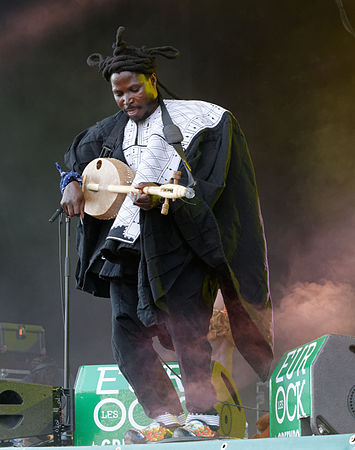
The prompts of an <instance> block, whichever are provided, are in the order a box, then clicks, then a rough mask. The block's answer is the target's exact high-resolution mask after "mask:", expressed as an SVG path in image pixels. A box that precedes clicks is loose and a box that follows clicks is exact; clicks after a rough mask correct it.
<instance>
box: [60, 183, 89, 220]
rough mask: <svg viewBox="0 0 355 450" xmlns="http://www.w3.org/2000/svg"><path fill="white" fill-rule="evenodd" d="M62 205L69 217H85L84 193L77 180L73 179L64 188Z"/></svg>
mask: <svg viewBox="0 0 355 450" xmlns="http://www.w3.org/2000/svg"><path fill="white" fill-rule="evenodd" d="M60 205H61V207H62V208H63V209H64V211H65V212H66V214H67V215H68V216H69V217H72V216H79V215H80V217H81V218H82V219H83V218H84V205H85V199H84V193H83V191H82V190H81V186H80V184H79V183H78V182H77V181H71V182H70V183H69V184H68V185H67V187H66V188H65V189H64V193H63V197H62V201H61V202H60Z"/></svg>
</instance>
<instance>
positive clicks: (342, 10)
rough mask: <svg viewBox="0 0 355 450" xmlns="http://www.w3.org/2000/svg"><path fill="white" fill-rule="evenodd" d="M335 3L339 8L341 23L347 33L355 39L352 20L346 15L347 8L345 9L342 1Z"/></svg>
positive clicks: (337, 0)
mask: <svg viewBox="0 0 355 450" xmlns="http://www.w3.org/2000/svg"><path fill="white" fill-rule="evenodd" d="M335 3H336V4H337V6H338V9H339V14H340V19H341V21H342V23H343V26H344V28H345V29H346V31H347V32H348V33H350V34H352V35H353V36H354V37H355V31H354V28H353V27H352V25H351V23H350V20H349V18H348V16H347V14H346V11H345V8H344V5H343V2H342V0H335Z"/></svg>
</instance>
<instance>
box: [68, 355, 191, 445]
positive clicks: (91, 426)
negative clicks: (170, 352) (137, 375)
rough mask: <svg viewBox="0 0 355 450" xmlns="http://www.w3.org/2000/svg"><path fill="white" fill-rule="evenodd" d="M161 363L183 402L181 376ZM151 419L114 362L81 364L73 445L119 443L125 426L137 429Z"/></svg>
mask: <svg viewBox="0 0 355 450" xmlns="http://www.w3.org/2000/svg"><path fill="white" fill-rule="evenodd" d="M169 366H170V367H171V368H172V369H173V370H174V372H176V373H177V374H178V375H180V370H179V365H178V363H169ZM163 367H164V368H165V370H166V371H167V374H168V376H169V378H170V379H171V380H172V382H173V384H174V386H175V389H176V391H177V393H178V395H179V397H180V401H181V402H182V403H183V402H184V400H185V397H184V388H183V386H182V383H181V380H180V379H179V378H178V377H177V376H176V375H175V374H174V373H173V372H172V371H171V370H170V369H168V368H167V367H165V366H163ZM151 422H152V420H151V419H149V418H148V417H147V416H146V415H145V414H144V412H143V409H142V407H141V405H140V404H139V403H138V400H137V398H136V396H135V394H134V393H133V390H132V388H131V386H130V385H129V383H128V382H127V381H126V379H125V378H124V376H123V375H122V373H121V372H120V370H119V369H118V367H117V366H115V365H102V366H82V367H81V368H80V369H79V373H78V376H77V380H76V383H75V435H74V445H90V446H91V445H120V444H122V443H123V436H124V434H125V432H126V431H127V430H129V429H130V428H138V429H139V428H142V427H144V426H146V425H148V424H149V423H151Z"/></svg>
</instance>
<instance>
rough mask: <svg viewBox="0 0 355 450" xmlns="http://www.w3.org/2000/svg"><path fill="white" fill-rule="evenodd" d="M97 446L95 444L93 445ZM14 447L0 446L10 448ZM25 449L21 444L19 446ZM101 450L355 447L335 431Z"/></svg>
mask: <svg viewBox="0 0 355 450" xmlns="http://www.w3.org/2000/svg"><path fill="white" fill-rule="evenodd" d="M95 447H97V446H95ZM13 448H14V447H3V448H2V450H5V449H9V450H10V449H13ZM23 448H25V447H23ZM36 448H37V449H43V447H31V449H36ZM51 448H52V449H53V450H55V449H61V450H62V449H63V448H67V449H68V450H71V449H75V448H78V447H51ZM92 448H93V447H89V446H81V447H80V449H83V450H92ZM102 448H103V449H105V450H120V449H131V450H133V449H134V450H143V449H145V450H152V449H155V450H183V449H193V450H205V449H206V450H227V449H228V450H237V449H238V450H239V449H240V450H315V449H319V450H355V433H354V434H338V435H333V436H305V437H295V438H280V439H276V438H269V439H216V440H206V441H197V442H191V441H188V442H164V443H155V444H139V445H119V446H115V445H107V446H103V447H102Z"/></svg>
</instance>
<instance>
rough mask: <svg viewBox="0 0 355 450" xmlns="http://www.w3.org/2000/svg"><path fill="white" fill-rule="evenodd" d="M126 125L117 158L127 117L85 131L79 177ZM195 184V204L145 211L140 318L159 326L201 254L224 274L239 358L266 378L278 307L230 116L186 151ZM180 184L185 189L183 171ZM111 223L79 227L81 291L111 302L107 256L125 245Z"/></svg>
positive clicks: (76, 166) (74, 165) (244, 154)
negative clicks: (189, 265)
mask: <svg viewBox="0 0 355 450" xmlns="http://www.w3.org/2000/svg"><path fill="white" fill-rule="evenodd" d="M117 121H119V122H120V124H121V126H122V129H121V131H120V133H119V137H118V139H117V141H116V145H115V150H114V155H113V156H114V157H115V158H117V159H120V160H122V161H123V162H126V161H125V159H124V156H123V152H122V140H123V132H124V126H125V124H126V122H127V118H126V116H125V114H124V113H122V112H118V113H117V114H115V115H113V116H110V117H108V118H106V119H104V120H103V121H101V122H98V123H97V124H96V125H94V126H93V127H91V128H89V129H87V130H85V131H84V132H82V133H80V134H79V135H78V136H77V137H76V138H75V140H74V142H73V144H72V146H71V147H70V149H69V150H68V152H67V153H66V155H65V162H66V165H67V166H68V167H69V168H70V170H74V171H77V172H79V173H81V172H82V171H83V169H84V168H85V166H86V165H87V164H88V163H89V162H90V161H91V160H92V159H94V158H96V157H98V156H99V155H100V152H101V147H102V145H103V143H104V142H105V140H106V139H107V136H108V135H109V134H110V132H111V130H112V128H113V127H114V126H115V125H116V124H117ZM185 154H186V158H187V161H188V163H189V164H190V166H191V168H192V174H193V176H194V179H195V180H196V182H197V184H196V186H195V192H196V196H195V197H194V198H193V199H191V200H186V199H179V200H177V201H175V202H170V211H169V214H168V215H167V216H162V215H161V214H160V211H159V209H155V208H154V209H152V210H150V211H141V214H140V227H141V233H140V252H141V264H140V270H139V285H138V289H139V297H140V300H139V305H138V314H139V317H140V319H141V320H142V322H143V323H144V324H145V325H146V326H150V325H153V324H156V323H158V321H159V314H158V312H159V308H157V306H156V305H159V306H160V307H162V306H163V305H162V301H163V299H164V295H165V294H166V293H167V292H168V291H169V289H170V287H171V286H172V284H173V283H174V281H175V280H176V278H177V276H178V275H179V273H180V271H181V268H182V266H183V262H184V261H186V259H188V258H191V256H192V255H195V256H198V258H200V259H201V260H202V261H204V262H205V263H206V264H207V265H208V266H209V267H211V268H212V269H213V270H214V271H215V273H216V275H217V276H218V281H219V286H220V289H221V291H222V295H223V299H224V302H225V305H226V308H227V312H228V316H229V320H230V324H231V329H232V335H233V338H234V341H235V344H236V346H237V348H238V350H239V351H240V353H241V354H242V355H243V356H244V357H245V359H246V360H247V361H248V362H249V364H250V365H251V366H252V367H253V368H254V370H255V371H256V372H257V373H258V375H259V376H260V377H261V378H262V379H263V380H265V379H266V377H267V375H268V372H269V369H270V366H271V362H272V358H273V329H272V306H271V299H270V292H269V280H268V266H267V257H266V245H265V237H264V230H263V223H262V217H261V213H260V208H259V200H258V193H257V188H256V182H255V175H254V170H253V166H252V163H251V159H250V155H249V151H248V147H247V143H246V140H245V137H244V135H243V133H242V131H241V129H240V127H239V125H238V123H237V121H236V119H235V118H234V117H233V115H232V114H231V113H230V112H228V111H226V112H225V113H224V114H223V116H222V119H221V120H220V121H219V123H218V124H217V125H216V126H215V127H214V128H205V129H203V130H201V131H200V132H199V133H198V134H197V135H196V136H195V137H194V138H193V140H192V141H191V143H190V145H189V146H188V148H187V149H186V150H185ZM180 170H181V171H182V178H181V181H180V184H183V185H186V184H187V177H186V172H185V169H184V168H183V167H182V165H181V167H180ZM111 225H112V221H111V220H109V221H102V220H97V219H94V218H92V217H89V216H85V219H84V221H83V224H79V232H78V253H79V263H78V267H77V273H76V278H77V287H78V288H79V289H82V290H84V291H87V292H90V293H92V294H94V295H97V296H102V297H108V296H109V281H108V280H105V279H102V278H100V276H99V274H100V271H101V268H102V265H103V263H104V261H103V259H102V257H101V254H102V250H103V249H104V254H105V255H109V256H110V255H111V257H112V258H113V260H114V258H115V254H117V252H118V251H119V247H120V245H119V244H117V241H111V240H106V236H107V234H108V231H109V229H110V227H111Z"/></svg>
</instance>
